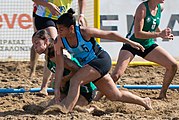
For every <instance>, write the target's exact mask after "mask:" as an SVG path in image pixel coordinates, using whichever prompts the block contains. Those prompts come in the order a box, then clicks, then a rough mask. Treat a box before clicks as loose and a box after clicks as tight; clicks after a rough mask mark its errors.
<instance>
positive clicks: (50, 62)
mask: <svg viewBox="0 0 179 120" xmlns="http://www.w3.org/2000/svg"><path fill="white" fill-rule="evenodd" d="M40 38H42V39H44V42H45V43H48V45H47V46H46V49H45V50H44V51H42V52H41V53H44V54H45V58H46V61H47V68H48V69H49V70H50V71H51V72H52V73H55V69H56V64H55V59H54V58H55V53H54V46H53V41H54V40H53V39H52V38H50V36H49V35H48V33H47V31H46V30H40V31H37V32H35V33H34V35H33V37H32V42H33V44H34V43H36V42H38V39H40ZM46 40H47V41H46ZM38 44H40V43H38ZM34 47H35V50H37V49H38V48H37V47H36V44H34ZM64 59H65V68H64V73H63V76H64V77H63V80H62V81H63V85H62V86H61V88H60V90H61V94H62V95H61V100H63V99H65V97H66V95H67V94H68V89H69V80H70V78H71V77H72V76H73V75H74V74H75V73H76V71H77V70H78V69H79V68H80V67H81V65H80V64H79V62H78V61H77V60H76V59H75V58H71V60H70V59H69V58H67V57H66V56H64ZM45 84H47V83H45ZM95 89H96V87H95V85H94V84H93V83H92V82H90V83H88V84H85V85H82V86H81V88H80V98H79V101H78V103H77V104H78V105H87V104H88V103H90V102H91V101H92V100H93V97H94V91H95Z"/></svg>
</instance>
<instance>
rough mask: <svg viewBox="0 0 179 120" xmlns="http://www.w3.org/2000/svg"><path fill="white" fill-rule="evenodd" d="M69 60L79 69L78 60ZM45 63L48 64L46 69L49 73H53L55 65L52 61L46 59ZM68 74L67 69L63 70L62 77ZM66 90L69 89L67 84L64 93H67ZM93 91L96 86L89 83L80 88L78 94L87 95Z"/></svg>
mask: <svg viewBox="0 0 179 120" xmlns="http://www.w3.org/2000/svg"><path fill="white" fill-rule="evenodd" d="M71 60H72V61H73V62H75V63H76V64H77V65H78V66H80V67H81V65H80V63H79V62H78V60H77V59H76V58H71ZM47 62H48V63H47V67H48V69H49V70H50V71H51V72H53V73H55V68H56V64H55V63H54V62H53V61H51V60H50V59H48V61H47ZM69 73H70V70H68V69H66V68H65V69H64V72H63V76H66V75H68V74H69ZM68 88H69V84H68V85H67V89H65V93H66V92H68ZM95 89H96V86H95V85H94V84H93V83H92V82H90V83H88V84H86V85H84V86H81V87H80V92H83V93H89V92H92V91H94V90H95Z"/></svg>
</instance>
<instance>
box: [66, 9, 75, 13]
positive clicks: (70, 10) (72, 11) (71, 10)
mask: <svg viewBox="0 0 179 120" xmlns="http://www.w3.org/2000/svg"><path fill="white" fill-rule="evenodd" d="M67 12H68V13H71V14H75V11H74V10H73V9H72V8H70V9H69V10H68V11H67Z"/></svg>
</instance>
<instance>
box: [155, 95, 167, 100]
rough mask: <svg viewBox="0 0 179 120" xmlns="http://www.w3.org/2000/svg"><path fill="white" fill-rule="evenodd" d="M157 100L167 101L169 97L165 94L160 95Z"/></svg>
mask: <svg viewBox="0 0 179 120" xmlns="http://www.w3.org/2000/svg"><path fill="white" fill-rule="evenodd" d="M157 99H161V100H164V99H167V95H166V94H165V93H160V95H159V97H158V98H157Z"/></svg>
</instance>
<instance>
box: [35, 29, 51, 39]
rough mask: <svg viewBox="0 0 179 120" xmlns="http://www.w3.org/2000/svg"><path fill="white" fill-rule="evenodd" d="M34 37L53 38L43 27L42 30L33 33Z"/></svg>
mask: <svg viewBox="0 0 179 120" xmlns="http://www.w3.org/2000/svg"><path fill="white" fill-rule="evenodd" d="M33 37H37V38H41V39H42V40H45V38H46V37H47V38H51V37H50V35H49V33H48V32H47V31H46V30H45V29H41V30H38V31H36V32H35V33H34V34H33V35H32V38H33Z"/></svg>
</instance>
